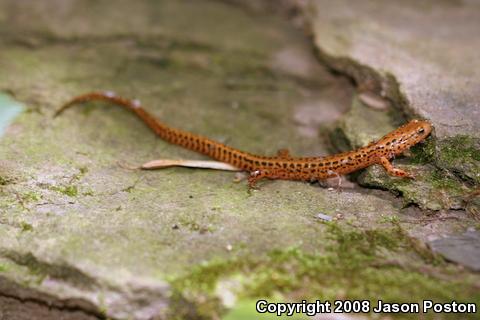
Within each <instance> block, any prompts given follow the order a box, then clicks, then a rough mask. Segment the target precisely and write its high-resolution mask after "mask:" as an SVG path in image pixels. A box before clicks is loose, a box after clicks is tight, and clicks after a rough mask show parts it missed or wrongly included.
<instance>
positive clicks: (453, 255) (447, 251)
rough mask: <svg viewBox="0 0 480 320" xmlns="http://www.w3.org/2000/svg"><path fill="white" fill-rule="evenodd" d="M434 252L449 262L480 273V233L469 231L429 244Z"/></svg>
mask: <svg viewBox="0 0 480 320" xmlns="http://www.w3.org/2000/svg"><path fill="white" fill-rule="evenodd" d="M429 245H430V247H431V248H432V250H433V251H435V252H438V253H440V254H441V255H442V256H444V257H445V258H446V259H447V260H450V261H453V262H456V263H458V264H461V265H463V266H466V267H468V268H470V269H472V270H474V271H480V232H479V231H478V230H477V231H475V230H469V231H467V232H465V233H462V234H456V235H450V236H447V237H444V238H440V239H436V240H433V241H430V242H429Z"/></svg>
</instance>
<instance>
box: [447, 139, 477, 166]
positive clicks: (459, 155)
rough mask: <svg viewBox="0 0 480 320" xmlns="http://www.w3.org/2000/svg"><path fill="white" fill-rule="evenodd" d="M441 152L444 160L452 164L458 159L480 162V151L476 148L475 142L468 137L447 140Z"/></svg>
mask: <svg viewBox="0 0 480 320" xmlns="http://www.w3.org/2000/svg"><path fill="white" fill-rule="evenodd" d="M441 152H442V155H443V158H444V159H445V160H446V161H448V162H450V163H453V162H455V161H457V160H458V159H463V160H469V159H473V160H475V161H480V150H479V149H478V148H476V147H475V140H474V139H473V138H472V137H469V136H466V135H458V136H455V137H452V138H449V139H446V140H445V141H444V144H443V146H442V148H441Z"/></svg>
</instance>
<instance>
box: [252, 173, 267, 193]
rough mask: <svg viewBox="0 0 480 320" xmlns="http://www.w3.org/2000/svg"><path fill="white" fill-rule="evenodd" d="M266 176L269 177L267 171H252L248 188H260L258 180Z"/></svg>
mask: <svg viewBox="0 0 480 320" xmlns="http://www.w3.org/2000/svg"><path fill="white" fill-rule="evenodd" d="M266 177H268V172H267V171H263V170H255V171H252V172H250V176H249V177H248V190H249V191H250V190H252V189H255V190H258V187H257V186H256V184H257V182H258V181H260V180H262V179H263V178H266Z"/></svg>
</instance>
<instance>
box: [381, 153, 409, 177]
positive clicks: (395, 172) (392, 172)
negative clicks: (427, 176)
mask: <svg viewBox="0 0 480 320" xmlns="http://www.w3.org/2000/svg"><path fill="white" fill-rule="evenodd" d="M380 164H381V165H382V166H383V167H384V168H385V170H386V171H387V173H388V174H389V175H391V176H394V177H403V178H411V179H414V178H415V177H414V176H413V175H412V174H411V173H408V172H406V171H403V170H402V169H398V168H395V167H394V166H393V165H392V163H391V162H390V161H389V160H388V159H387V158H385V157H381V158H380Z"/></svg>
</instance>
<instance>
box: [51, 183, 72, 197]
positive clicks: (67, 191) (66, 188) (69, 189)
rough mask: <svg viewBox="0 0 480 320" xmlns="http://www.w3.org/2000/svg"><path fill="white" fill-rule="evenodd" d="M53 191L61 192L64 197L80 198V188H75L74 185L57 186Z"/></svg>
mask: <svg viewBox="0 0 480 320" xmlns="http://www.w3.org/2000/svg"><path fill="white" fill-rule="evenodd" d="M52 190H54V191H57V192H60V193H62V194H64V195H67V196H69V197H76V196H78V188H77V187H76V186H73V185H69V186H55V187H52Z"/></svg>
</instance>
